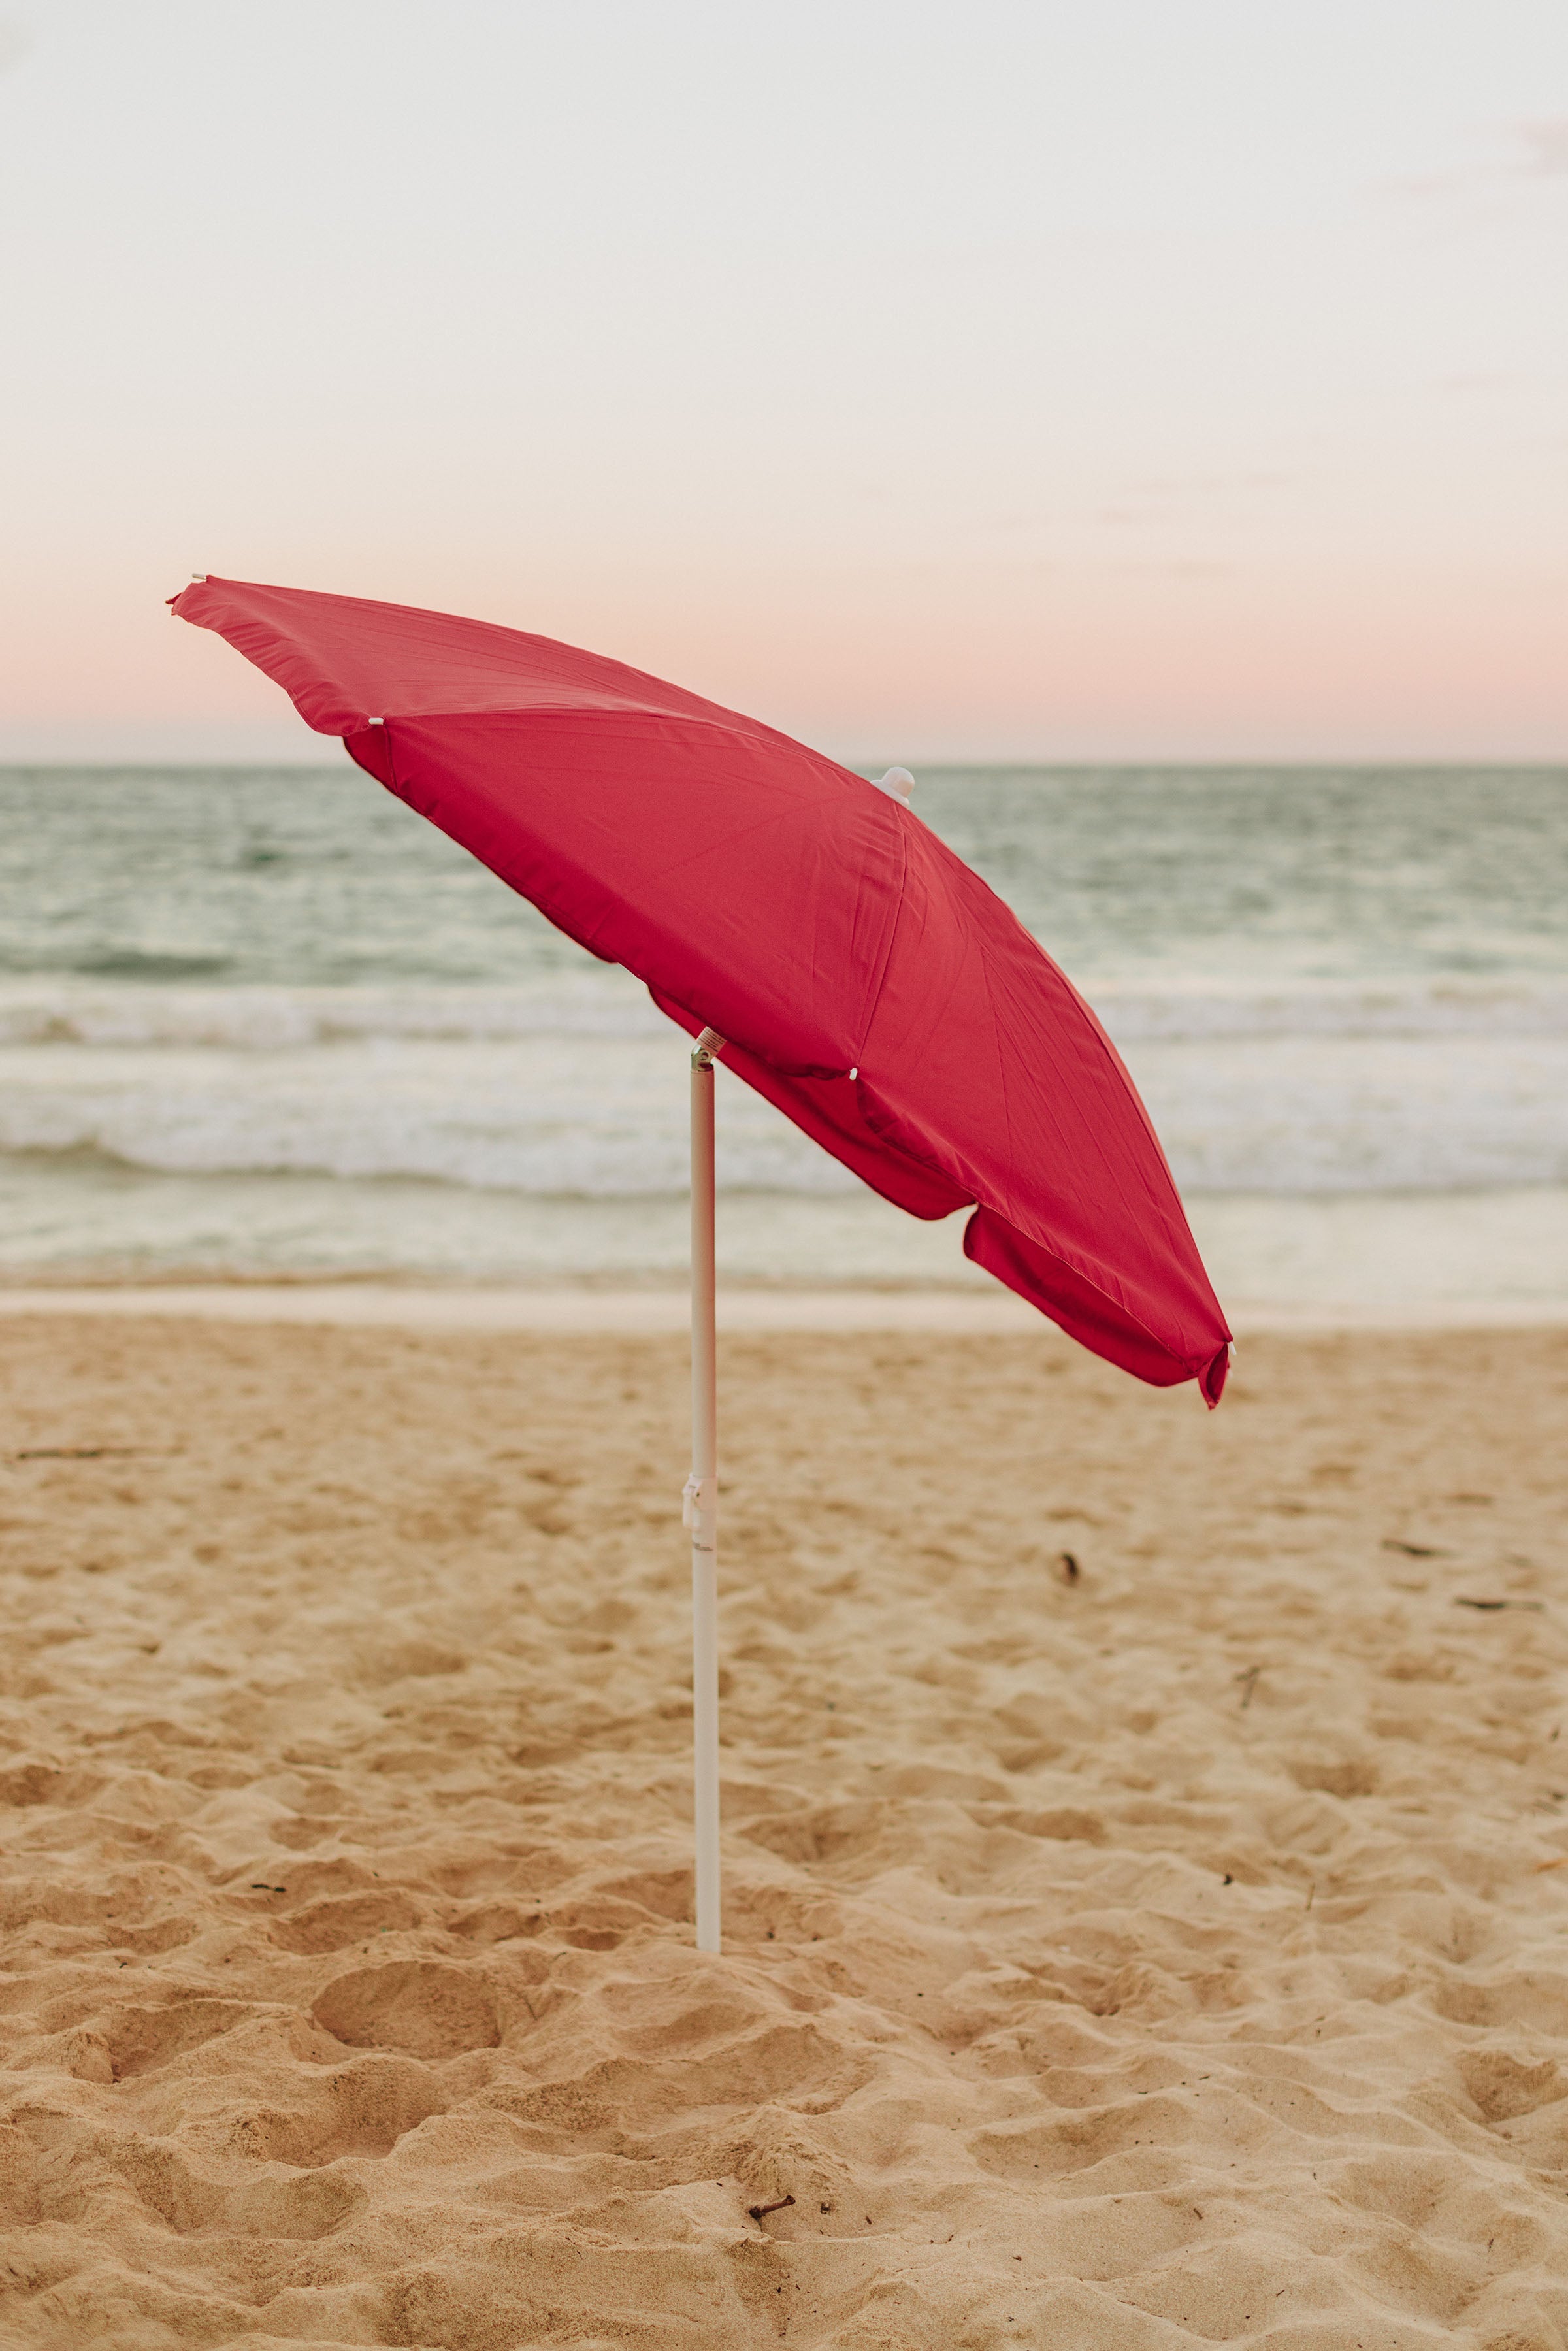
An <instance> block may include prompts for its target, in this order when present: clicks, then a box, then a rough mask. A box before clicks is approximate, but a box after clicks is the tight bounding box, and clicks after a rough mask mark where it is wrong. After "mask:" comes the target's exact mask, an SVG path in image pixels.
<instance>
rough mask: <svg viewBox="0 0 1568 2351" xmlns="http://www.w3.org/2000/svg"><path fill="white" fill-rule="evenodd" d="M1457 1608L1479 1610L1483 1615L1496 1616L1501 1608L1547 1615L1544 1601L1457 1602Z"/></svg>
mask: <svg viewBox="0 0 1568 2351" xmlns="http://www.w3.org/2000/svg"><path fill="white" fill-rule="evenodd" d="M1454 1605H1455V1607H1456V1608H1479V1609H1480V1610H1481V1611H1482V1613H1483V1614H1485V1615H1488V1616H1491V1615H1495V1614H1496V1613H1497V1611H1498V1610H1499V1609H1500V1608H1532V1609H1533V1610H1534V1611H1535V1614H1537V1615H1538V1616H1542V1615H1544V1614H1545V1613H1546V1603H1545V1601H1544V1600H1456V1601H1455V1603H1454Z"/></svg>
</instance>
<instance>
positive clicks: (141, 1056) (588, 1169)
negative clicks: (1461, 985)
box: [0, 1026, 1568, 1198]
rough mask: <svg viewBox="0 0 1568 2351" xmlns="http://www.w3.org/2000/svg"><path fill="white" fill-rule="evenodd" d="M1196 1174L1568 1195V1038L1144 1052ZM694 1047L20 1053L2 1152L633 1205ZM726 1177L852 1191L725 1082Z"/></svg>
mask: <svg viewBox="0 0 1568 2351" xmlns="http://www.w3.org/2000/svg"><path fill="white" fill-rule="evenodd" d="M1127 1056H1128V1062H1129V1066H1130V1068H1131V1070H1132V1073H1133V1076H1134V1080H1135V1081H1136V1082H1137V1084H1138V1086H1139V1089H1140V1091H1141V1092H1142V1093H1143V1095H1144V1098H1145V1102H1147V1104H1148V1107H1149V1111H1150V1113H1151V1115H1152V1116H1153V1118H1154V1121H1155V1126H1156V1128H1157V1129H1158V1131H1159V1134H1160V1135H1161V1137H1162V1139H1163V1141H1164V1143H1165V1145H1166V1151H1167V1154H1168V1155H1169V1157H1170V1161H1171V1164H1172V1166H1173V1168H1174V1169H1175V1171H1176V1178H1177V1181H1178V1183H1180V1184H1181V1185H1182V1186H1184V1187H1186V1188H1188V1189H1191V1190H1194V1191H1204V1192H1333V1191H1376V1190H1443V1189H1455V1188H1462V1187H1465V1186H1510V1185H1542V1184H1545V1185H1551V1184H1560V1183H1564V1182H1568V1034H1565V1035H1533V1034H1530V1033H1517V1034H1514V1035H1512V1036H1501V1037H1500V1036H1497V1035H1468V1036H1467V1035H1452V1034H1448V1035H1432V1034H1427V1035H1420V1034H1417V1035H1414V1036H1411V1035H1398V1034H1396V1035H1393V1036H1384V1037H1365V1036H1362V1037H1345V1036H1343V1035H1338V1036H1336V1035H1332V1034H1331V1035H1318V1036H1300V1035H1298V1036H1281V1037H1269V1036H1259V1035H1256V1034H1253V1035H1243V1036H1239V1037H1238V1036H1235V1035H1230V1036H1224V1035H1221V1036H1214V1035H1209V1036H1206V1037H1197V1038H1195V1037H1192V1036H1186V1037H1183V1038H1178V1039H1176V1040H1171V1039H1155V1040H1144V1041H1143V1042H1141V1043H1137V1044H1130V1045H1129V1046H1128V1048H1127ZM684 1064H685V1054H684V1052H683V1050H681V1040H679V1039H678V1038H677V1037H676V1036H675V1034H674V1032H673V1031H672V1030H671V1029H668V1027H667V1026H666V1027H665V1028H664V1034H663V1035H662V1036H660V1037H657V1038H655V1039H653V1040H649V1039H646V1038H641V1037H631V1038H628V1037H623V1036H602V1035H601V1036H577V1037H570V1036H560V1035H552V1036H544V1037H541V1036H538V1035H537V1034H536V1035H534V1036H531V1037H527V1038H522V1039H518V1038H516V1037H507V1036H502V1037H499V1038H488V1039H485V1038H481V1039H475V1038H473V1037H471V1036H470V1037H465V1038H463V1039H462V1040H457V1041H453V1040H443V1039H441V1038H434V1039H433V1038H431V1037H429V1036H412V1037H411V1036H408V1035H402V1036H398V1037H389V1036H385V1035H375V1036H371V1037H369V1038H364V1037H361V1038H358V1039H353V1040H348V1041H345V1042H342V1043H340V1044H339V1045H338V1046H337V1047H336V1048H335V1049H333V1050H321V1049H320V1048H319V1047H316V1046H307V1047H304V1048H300V1049H298V1050H293V1051H281V1050H280V1051H278V1052H276V1053H274V1054H273V1055H271V1056H270V1057H263V1056H260V1055H257V1054H254V1053H234V1052H232V1051H225V1050H213V1049H211V1048H205V1049H186V1050H172V1049H170V1050H165V1051H162V1052H135V1053H130V1052H125V1051H122V1050H117V1049H114V1048H98V1049H96V1050H95V1049H87V1048H82V1047H76V1046H56V1047H55V1048H53V1049H52V1050H48V1049H39V1048H33V1047H23V1048H15V1047H14V1048H12V1049H10V1050H6V1051H5V1054H4V1056H3V1068H0V1079H3V1082H0V1150H6V1151H11V1152H31V1153H40V1152H53V1153H74V1152H82V1151H89V1152H95V1153H99V1154H100V1155H104V1156H106V1157H109V1158H112V1159H114V1160H117V1161H119V1162H120V1163H121V1164H122V1165H127V1166H134V1167H141V1168H146V1169H158V1170H162V1171H164V1172H166V1173H170V1174H180V1175H202V1174H212V1175H218V1174H225V1175H233V1174H240V1173H254V1174H269V1173H270V1174H314V1175H337V1176H345V1177H366V1176H383V1175H384V1176H403V1177H417V1178H423V1179H425V1180H430V1181H435V1182H440V1183H444V1184H455V1185H462V1186H467V1187H469V1188H470V1189H474V1190H478V1191H491V1190H509V1191H516V1192H519V1193H530V1194H538V1195H549V1196H577V1197H590V1198H617V1197H619V1198H635V1197H641V1196H665V1195H669V1194H672V1193H674V1192H678V1191H680V1190H681V1189H682V1188H683V1187H684V1186H685V1180H686V1154H687V1147H688V1145H687V1134H686V1092H687V1090H686V1086H685V1066H684ZM719 1179H720V1182H721V1184H722V1185H723V1186H725V1187H726V1188H727V1189H729V1190H740V1189H744V1190H766V1191H777V1192H796V1193H802V1194H820V1193H825V1192H831V1191H835V1190H841V1189H843V1188H845V1187H849V1186H852V1185H853V1182H854V1179H853V1178H852V1176H850V1175H848V1174H847V1173H846V1172H845V1171H844V1170H843V1169H842V1168H841V1167H840V1165H838V1163H837V1162H836V1161H835V1160H833V1159H831V1158H830V1157H829V1156H828V1155H827V1154H826V1153H824V1152H822V1151H821V1150H819V1149H818V1147H817V1146H816V1145H815V1144H812V1143H811V1142H810V1141H809V1140H808V1139H807V1138H806V1137H805V1136H804V1135H802V1134H800V1132H799V1130H798V1129H796V1128H795V1127H793V1126H791V1125H790V1124H789V1122H788V1121H786V1120H785V1119H783V1118H781V1117H780V1116H779V1114H778V1113H776V1112H774V1111H773V1110H772V1109H770V1108H769V1106H768V1104H767V1103H766V1102H763V1101H762V1100H761V1099H760V1097H759V1096H758V1095H757V1094H754V1093H753V1092H751V1091H750V1090H749V1089H748V1088H747V1087H746V1086H744V1085H742V1084H741V1083H740V1082H739V1081H737V1080H736V1079H735V1078H733V1077H731V1076H729V1075H728V1074H727V1073H726V1074H724V1076H723V1078H722V1081H721V1102H720V1117H719Z"/></svg>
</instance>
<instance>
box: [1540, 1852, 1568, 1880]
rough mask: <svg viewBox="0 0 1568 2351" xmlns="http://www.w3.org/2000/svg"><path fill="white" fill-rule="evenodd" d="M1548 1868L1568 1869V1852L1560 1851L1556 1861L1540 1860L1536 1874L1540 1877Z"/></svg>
mask: <svg viewBox="0 0 1568 2351" xmlns="http://www.w3.org/2000/svg"><path fill="white" fill-rule="evenodd" d="M1548 1869H1568V1853H1560V1854H1559V1855H1558V1856H1557V1858H1556V1860H1555V1861H1538V1862H1537V1863H1536V1865H1535V1875H1536V1876H1537V1877H1539V1876H1542V1873H1543V1872H1544V1871H1546V1870H1548Z"/></svg>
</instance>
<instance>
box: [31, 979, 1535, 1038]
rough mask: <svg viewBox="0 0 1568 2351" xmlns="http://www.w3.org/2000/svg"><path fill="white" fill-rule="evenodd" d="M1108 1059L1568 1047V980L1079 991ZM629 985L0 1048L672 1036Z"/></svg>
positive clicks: (167, 1025) (285, 997) (62, 1015)
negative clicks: (1217, 1052)
mask: <svg viewBox="0 0 1568 2351" xmlns="http://www.w3.org/2000/svg"><path fill="white" fill-rule="evenodd" d="M1083 993H1084V995H1085V996H1086V997H1087V998H1088V1000H1089V1001H1090V1003H1091V1004H1092V1006H1093V1008H1094V1009H1095V1011H1096V1012H1097V1013H1098V1015H1099V1017H1100V1019H1102V1020H1103V1023H1104V1025H1105V1027H1106V1029H1108V1030H1109V1031H1110V1033H1111V1035H1112V1036H1113V1038H1114V1039H1115V1040H1116V1041H1117V1043H1118V1044H1123V1045H1135V1044H1138V1043H1143V1042H1151V1043H1154V1042H1176V1041H1179V1040H1186V1039H1191V1040H1203V1039H1215V1040H1223V1039H1237V1040H1239V1039H1245V1038H1275V1037H1277V1038H1285V1037H1310V1038H1318V1037H1343V1038H1347V1039H1354V1038H1380V1037H1381V1038H1398V1037H1411V1038H1437V1037H1445V1036H1450V1037H1487V1036H1495V1037H1508V1036H1525V1037H1531V1036H1533V1037H1544V1036H1568V979H1562V978H1558V977H1542V978H1541V979H1540V980H1526V979H1521V978H1519V977H1511V978H1509V979H1507V980H1500V979H1479V978H1477V979H1470V978H1462V977H1442V978H1427V979H1423V980H1418V981H1417V980H1399V981H1388V982H1382V981H1365V982H1356V983H1350V982H1343V981H1334V982H1328V981H1325V982H1312V981H1299V982H1294V983H1289V984H1285V985H1281V986H1279V987H1258V986H1257V985H1256V984H1255V983H1254V984H1246V983H1238V984H1234V985H1225V984H1222V983H1220V982H1213V983H1210V984H1207V985H1195V984H1193V983H1191V982H1190V981H1185V980H1184V981H1181V982H1172V983H1171V984H1170V985H1168V986H1163V985H1157V984H1146V985H1145V984H1139V985H1133V984H1130V983H1128V982H1126V981H1116V982H1107V983H1104V984H1103V985H1096V984H1095V983H1094V982H1092V981H1090V982H1087V983H1085V985H1084V987H1083ZM669 1033H670V1024H669V1023H668V1022H667V1021H666V1019H664V1015H663V1014H662V1013H661V1012H659V1011H658V1009H657V1008H656V1007H655V1006H654V1005H653V1002H652V1000H651V999H650V998H649V997H648V996H647V995H646V993H645V992H644V991H643V988H642V987H641V986H640V985H639V984H638V982H636V981H635V980H633V979H632V977H631V975H630V974H629V973H626V972H622V971H619V970H606V971H603V972H584V973H580V974H578V973H572V974H568V973H555V974H549V975H542V974H541V975H539V976H538V977H536V978H534V979H532V980H529V981H527V982H522V983H517V984H514V985H508V986H505V987H499V986H497V987H298V988H290V987H265V986H252V987H194V986H187V987H153V986H148V985H135V984H128V985H124V986H119V987H92V986H90V985H88V984H84V983H82V982H79V981H78V982H70V981H59V982H40V981H29V982H22V983H14V984H12V985H11V986H9V987H0V1045H86V1046H95V1047H120V1048H122V1049H124V1050H139V1049H147V1050H156V1049H158V1048H160V1047H174V1048H193V1047H204V1048H214V1049H218V1050H225V1051H228V1052H234V1053H276V1052H278V1051H286V1050H298V1049H299V1048H301V1047H308V1046H312V1045H322V1046H330V1045H337V1044H340V1043H344V1042H349V1041H353V1040H371V1039H374V1038H387V1039H400V1038H401V1039H410V1040H417V1039H423V1040H431V1041H437V1040H446V1041H452V1042H459V1041H466V1040H474V1041H479V1042H483V1041H494V1042H499V1041H501V1040H507V1039H516V1040H525V1039H530V1038H549V1037H562V1038H570V1037H603V1038H625V1039H636V1038H648V1037H658V1036H667V1035H668V1034H669Z"/></svg>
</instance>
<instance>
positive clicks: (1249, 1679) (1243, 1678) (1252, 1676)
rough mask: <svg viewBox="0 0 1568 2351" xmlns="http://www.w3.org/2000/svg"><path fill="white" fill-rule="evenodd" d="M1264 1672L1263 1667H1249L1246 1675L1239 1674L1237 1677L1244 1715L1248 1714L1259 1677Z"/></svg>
mask: <svg viewBox="0 0 1568 2351" xmlns="http://www.w3.org/2000/svg"><path fill="white" fill-rule="evenodd" d="M1262 1670H1263V1668H1262V1667H1261V1666H1249V1667H1248V1668H1247V1670H1246V1672H1245V1673H1241V1674H1238V1675H1237V1677H1236V1678H1237V1680H1238V1681H1239V1683H1240V1685H1241V1711H1242V1713H1243V1714H1245V1713H1246V1711H1247V1709H1248V1708H1249V1706H1250V1705H1251V1703H1252V1693H1253V1691H1254V1690H1255V1689H1256V1688H1257V1687H1258V1677H1259V1675H1260V1673H1261V1672H1262Z"/></svg>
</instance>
